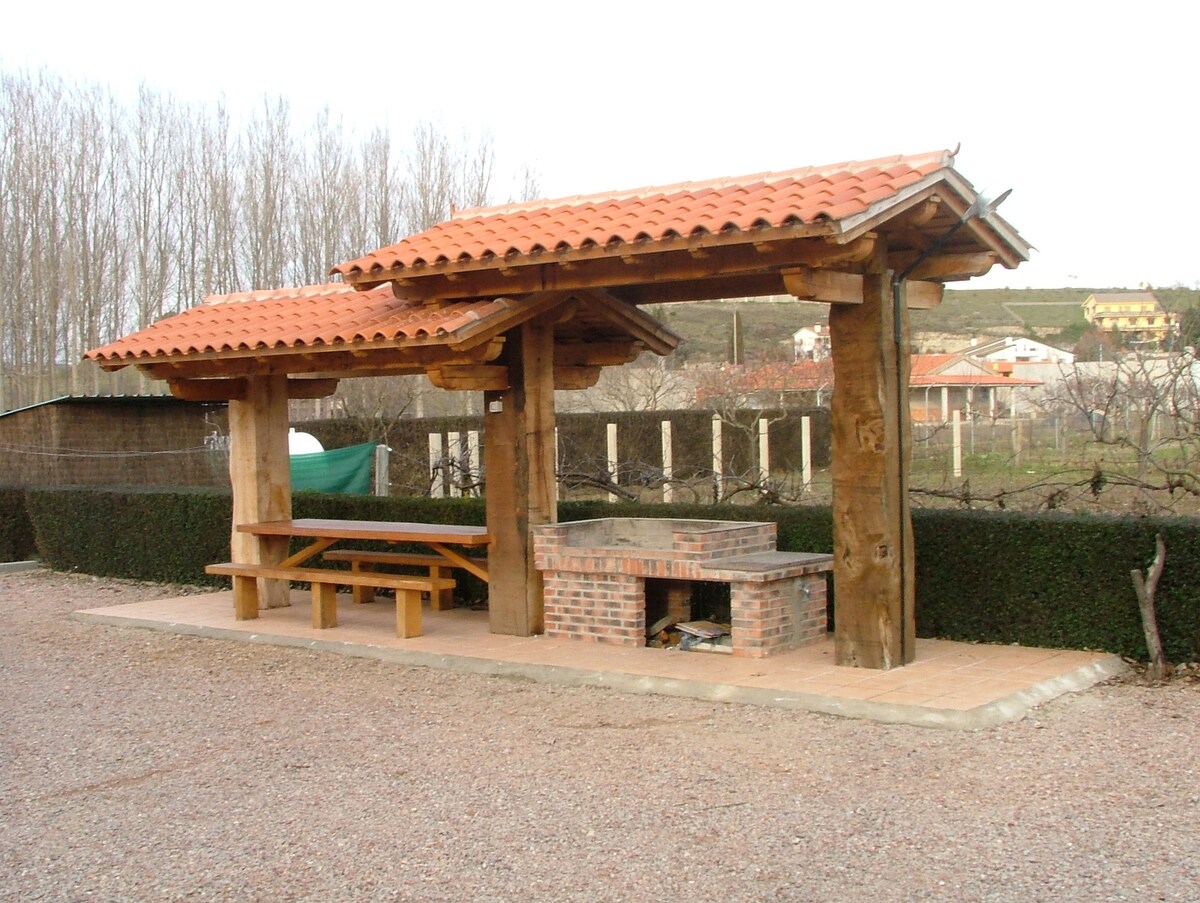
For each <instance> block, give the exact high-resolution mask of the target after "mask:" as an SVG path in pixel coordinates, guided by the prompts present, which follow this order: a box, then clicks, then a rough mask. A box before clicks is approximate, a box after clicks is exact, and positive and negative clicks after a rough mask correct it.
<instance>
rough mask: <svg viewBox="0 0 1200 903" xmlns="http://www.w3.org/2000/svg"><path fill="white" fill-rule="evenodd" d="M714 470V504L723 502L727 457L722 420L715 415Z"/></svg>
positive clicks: (713, 434) (713, 422)
mask: <svg viewBox="0 0 1200 903" xmlns="http://www.w3.org/2000/svg"><path fill="white" fill-rule="evenodd" d="M712 469H713V503H714V504H715V503H717V502H719V501H721V497H722V495H723V494H724V488H725V478H724V472H725V457H724V450H723V448H722V446H721V418H720V416H719V415H717V414H713V419H712Z"/></svg>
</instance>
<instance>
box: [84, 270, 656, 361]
mask: <svg viewBox="0 0 1200 903" xmlns="http://www.w3.org/2000/svg"><path fill="white" fill-rule="evenodd" d="M554 308H561V311H560V312H559V314H558V316H557V322H556V326H555V342H556V345H558V346H559V347H560V349H562V351H563V353H564V359H565V360H569V361H571V362H572V363H574V364H575V365H578V366H584V365H588V364H590V363H592V362H593V358H597V357H605V359H607V358H610V357H619V358H620V359H621V360H626V359H631V358H632V357H634V356H636V355H637V353H639V352H640V351H642V350H646V349H648V350H651V351H654V352H656V353H658V354H666V353H668V352H670V351H671V350H673V349H674V348H675V347H676V346H677V345H678V343H679V341H680V339H679V337H678V336H676V335H675V334H674V333H672V332H671V331H670V330H668V329H666V327H664V326H662V324H660V323H658V322H657V321H656V320H654V319H653V318H652V317H650V316H649V315H647V314H645V313H644V312H642V311H640V310H638V309H637V308H634V307H631V306H630V305H628V304H625V303H624V302H621V301H618V300H616V299H614V298H611V297H609V296H607V295H605V294H604V293H603V292H576V293H565V292H560V293H543V294H542V295H540V296H538V297H536V298H532V299H527V300H524V301H521V302H518V301H514V300H512V299H509V298H493V299H485V300H474V301H460V302H451V303H445V304H440V305H428V304H425V303H423V302H420V301H412V300H407V299H403V298H398V297H397V296H396V293H395V291H394V289H393V286H392V284H391V283H386V284H384V285H381V286H378V287H375V288H372V289H368V290H365V291H356V290H355V289H354V288H353V287H352V286H348V285H343V284H327V285H314V286H302V287H300V288H293V289H278V290H272V291H262V292H246V293H241V294H235V295H223V296H213V297H210V298H208V299H207V300H206V301H205V303H204V304H202V305H200V306H199V307H194V308H192V309H190V310H187V311H184V312H182V313H179V314H176V315H174V316H171V317H167V318H166V319H164V320H160V321H159V322H157V323H155V324H153V325H151V326H149V327H147V328H146V329H143V330H141V331H139V332H136V333H134V334H132V335H129V336H126V337H124V338H122V339H120V340H118V341H116V342H113V343H111V344H108V345H105V346H103V347H101V348H96V349H94V350H92V351H89V352H88V353H87V355H85V358H86V359H88V360H93V361H95V362H96V363H98V364H99V365H100V366H102V367H104V368H105V369H109V370H116V369H120V368H121V367H124V366H127V365H129V364H134V365H137V366H138V367H140V368H142V369H144V370H146V371H147V372H150V373H151V374H152V375H156V376H160V377H166V378H188V377H215V376H226V375H243V374H247V373H261V374H267V373H307V374H316V375H323V376H346V375H370V374H382V373H391V374H403V373H420V372H426V371H428V370H430V369H434V368H438V367H444V366H447V365H454V364H482V363H487V362H489V361H492V360H494V359H495V358H496V357H497V356H498V355H499V353H500V351H501V349H502V347H503V334H504V333H505V332H506V331H508V330H509V329H512V328H513V327H514V326H517V325H519V324H521V323H522V322H524V321H526V320H528V319H530V318H532V317H534V316H537V315H538V314H540V313H543V312H545V311H548V310H551V309H554ZM589 349H604V351H603V354H602V355H601V353H600V351H595V352H594V353H590V352H589Z"/></svg>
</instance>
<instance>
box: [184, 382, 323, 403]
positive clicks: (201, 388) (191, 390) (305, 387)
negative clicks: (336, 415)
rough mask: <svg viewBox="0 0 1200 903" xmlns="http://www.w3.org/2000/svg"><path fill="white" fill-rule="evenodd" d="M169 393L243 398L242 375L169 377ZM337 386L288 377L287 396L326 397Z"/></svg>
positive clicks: (193, 398)
mask: <svg viewBox="0 0 1200 903" xmlns="http://www.w3.org/2000/svg"><path fill="white" fill-rule="evenodd" d="M167 385H168V386H169V387H170V389H171V394H172V395H174V396H175V397H176V398H181V399H183V400H184V401H245V399H246V397H247V391H248V389H247V382H246V379H245V378H242V377H233V378H216V379H168V380H167ZM337 386H338V380H336V379H289V380H288V382H287V388H288V398H327V397H328V396H330V395H332V394H333V393H334V392H335V391H336V390H337Z"/></svg>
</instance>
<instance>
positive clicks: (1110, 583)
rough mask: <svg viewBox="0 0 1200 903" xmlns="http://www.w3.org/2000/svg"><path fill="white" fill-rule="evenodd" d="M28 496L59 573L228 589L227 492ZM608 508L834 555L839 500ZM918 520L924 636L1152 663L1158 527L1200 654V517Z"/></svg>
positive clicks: (1175, 648) (349, 510) (1189, 656)
mask: <svg viewBox="0 0 1200 903" xmlns="http://www.w3.org/2000/svg"><path fill="white" fill-rule="evenodd" d="M0 504H3V505H4V506H5V507H4V509H3V510H4V512H5V518H6V519H5V524H6V530H7V531H8V532H9V533H11V532H13V531H12V530H10V529H9V528H8V526H7V525H8V524H9V523H10V521H12V519H13V518H14V515H12V514H11V513H10V512H11V511H12V510H13V508H14V507H15V503H14V502H13V500H12V496H11V494H9V495H5V494H0ZM27 504H28V511H29V519H30V521H31V522H32V524H33V526H34V528H35V533H36V539H37V549H38V552H39V553H40V556H41V558H42V559H43V560H44V561H45V562H46V563H47V564H48V565H49V566H51V567H53V568H55V569H58V570H67V571H70V570H76V571H82V572H84V573H90V574H97V575H101V576H118V577H132V578H136V579H142V580H155V581H169V582H182V583H204V584H217V583H219V582H220V581H218V580H217V579H216V578H208V577H206V576H205V574H204V566H205V565H206V564H208V563H210V562H213V561H222V560H225V559H226V558H228V555H229V523H230V510H231V509H230V498H229V495H228V493H223V492H220V491H207V490H205V491H195V492H155V491H150V490H127V491H120V490H100V489H93V488H61V489H40V490H31V491H29V492H28V493H27ZM293 510H294V514H295V516H296V517H347V518H355V519H362V520H394V521H418V522H420V521H425V522H434V523H453V524H475V525H478V524H483V523H484V520H485V512H484V503H483V501H482V500H480V499H426V498H404V497H391V498H382V499H380V498H374V497H372V496H345V495H320V494H315V493H297V494H296V496H295V499H294V505H293ZM606 516H611V517H678V518H702V519H713V518H721V519H727V520H763V521H775V522H776V523H777V524H778V525H779V548H780V549H781V550H783V551H807V552H830V551H832V550H833V535H832V523H831V518H830V513H829V509H828V508H827V507H818V506H813V507H800V508H781V507H768V506H741V505H736V506H735V505H719V506H707V505H636V504H632V503H622V504H617V505H611V504H608V503H607V502H603V501H599V500H596V501H583V502H564V503H562V504H560V505H559V517H560V519H562V520H584V519H588V518H594V517H606ZM16 519H17V520H19V518H16ZM913 529H914V533H915V537H916V550H917V561H916V568H917V632H918V634H919V635H920V636H926V637H931V636H932V637H947V638H951V639H961V640H974V641H982V642H996V643H1020V644H1022V645H1028V646H1050V647H1063V648H1087V649H1104V650H1108V651H1111V652H1117V653H1121V654H1123V655H1127V656H1131V657H1136V658H1145V657H1146V648H1145V641H1144V639H1143V636H1142V629H1141V621H1140V619H1139V617H1138V610H1137V600H1136V597H1135V596H1134V592H1133V585H1132V583H1131V581H1130V577H1129V572H1130V571H1131V570H1132V569H1134V568H1142V569H1143V570H1145V569H1147V568H1148V567H1149V563H1150V559H1151V558H1152V557H1153V554H1154V536H1155V533H1157V532H1162V534H1163V537H1164V539H1165V540H1166V545H1167V561H1166V568H1165V570H1164V571H1163V576H1162V580H1161V582H1160V583H1159V588H1158V614H1159V628H1160V631H1161V633H1162V636H1163V642H1164V644H1165V646H1166V651H1167V656H1168V658H1170V659H1171V660H1172V661H1185V660H1194V659H1196V658H1197V657H1200V519H1195V518H1192V519H1182V518H1180V519H1152V518H1118V517H1094V516H1071V515H1027V514H1018V513H997V512H983V511H935V510H917V511H915V512H914V513H913ZM16 532H19V531H16ZM10 541H11V540H10ZM17 542H19V540H17ZM471 591H472V592H474V591H480V592H481V589H480V588H474V589H472V590H471Z"/></svg>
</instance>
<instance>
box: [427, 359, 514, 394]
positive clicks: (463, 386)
mask: <svg viewBox="0 0 1200 903" xmlns="http://www.w3.org/2000/svg"><path fill="white" fill-rule="evenodd" d="M426 372H427V373H428V376H429V381H430V382H431V383H433V384H434V385H435V386H437V387H438V388H439V389H451V390H457V391H467V390H474V391H479V392H488V391H492V392H502V391H504V390H505V389H507V388H508V387H509V376H508V367H505V366H503V365H501V364H450V365H447V366H444V367H434V368H432V369H430V370H428V371H426Z"/></svg>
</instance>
